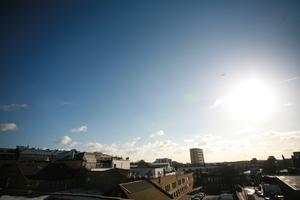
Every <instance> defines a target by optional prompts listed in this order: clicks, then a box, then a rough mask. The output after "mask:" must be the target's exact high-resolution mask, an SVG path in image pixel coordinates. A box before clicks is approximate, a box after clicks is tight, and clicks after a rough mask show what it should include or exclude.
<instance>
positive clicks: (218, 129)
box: [0, 1, 300, 162]
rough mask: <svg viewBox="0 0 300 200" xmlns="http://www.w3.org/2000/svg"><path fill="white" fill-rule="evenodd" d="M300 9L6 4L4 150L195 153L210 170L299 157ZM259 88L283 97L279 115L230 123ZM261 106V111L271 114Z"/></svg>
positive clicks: (0, 140)
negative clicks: (250, 83)
mask: <svg viewBox="0 0 300 200" xmlns="http://www.w3.org/2000/svg"><path fill="white" fill-rule="evenodd" d="M299 9H300V4H299V3H297V1H257V2H255V1H251V2H250V1H249V2H245V1H226V2H225V1H224V2H221V1H164V2H162V1H88V2H83V1H60V2H50V1H27V2H26V3H25V2H15V1H7V2H1V6H0V11H1V18H0V26H1V32H0V38H1V40H0V51H1V54H0V57H1V59H0V60H1V64H0V70H1V71H0V72H1V73H0V90H1V98H0V145H1V146H2V147H14V146H15V145H27V144H28V145H30V146H35V147H47V148H59V149H70V148H77V149H79V150H82V151H83V150H89V151H95V150H97V151H103V152H106V153H110V154H113V155H122V156H129V157H130V158H132V160H138V159H146V160H149V161H153V160H154V158H156V157H165V156H168V157H171V158H173V159H175V160H178V161H182V162H188V161H189V152H188V148H190V147H200V148H203V149H204V154H205V158H206V160H207V161H224V160H240V159H251V158H252V157H258V158H266V156H268V155H269V154H270V152H271V153H272V154H274V155H275V156H280V155H281V154H284V155H286V156H288V157H289V156H290V154H291V153H292V151H295V150H299V148H298V147H299V145H298V144H299V142H300V127H299V124H300V123H299V119H300V118H299V117H300V116H299V115H300V113H299V112H298V110H299V105H298V102H300V101H299V100H300V92H299V86H300V85H299V81H300V80H298V79H299V78H298V77H299V76H300V67H299V63H300V62H299V56H298V55H299V53H300V43H299V41H300V38H299V35H300V15H299V12H298V11H299ZM253 78H255V79H256V80H259V82H263V83H264V84H262V85H267V88H271V89H267V91H272V92H273V93H274V95H273V96H274V98H270V99H271V100H270V101H272V105H273V104H274V106H273V107H272V115H269V116H268V117H266V118H265V119H263V120H256V118H255V120H253V119H251V120H249V119H247V120H240V118H243V116H241V115H247V114H249V113H245V112H246V111H245V112H244V113H241V112H240V113H239V116H235V117H232V116H231V114H232V113H236V108H233V109H232V108H230V106H228V105H227V103H228V102H229V100H228V99H230V98H229V97H228V96H230V94H231V93H232V91H235V89H234V88H235V87H237V86H239V85H243V82H245V81H247V80H249V79H253ZM242 90H244V89H242ZM273 96H272V97H273ZM269 97H270V96H269ZM259 98H260V100H258V103H257V104H259V105H255V106H254V107H255V108H257V107H259V106H260V107H266V105H267V104H268V103H266V102H265V100H261V99H268V97H264V94H263V95H262V97H259ZM273 100H274V102H273ZM240 101H242V100H240V99H239V98H237V101H235V102H238V104H239V103H240ZM228 104H229V103H228ZM245 104H246V103H243V104H241V105H242V106H245ZM250 104H251V102H250ZM246 107H247V105H246ZM234 110H235V111H234ZM242 110H243V109H242ZM254 110H255V109H254ZM273 111H274V112H273ZM254 114H256V116H260V115H261V114H266V113H255V112H254ZM237 118H239V119H237ZM257 141H260V142H261V143H258V142H257ZM282 144H284V145H282ZM278 145H280V148H278ZM274 148H275V149H276V150H274ZM270 149H272V151H274V152H272V151H270Z"/></svg>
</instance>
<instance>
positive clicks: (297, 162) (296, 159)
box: [292, 151, 300, 168]
mask: <svg viewBox="0 0 300 200" xmlns="http://www.w3.org/2000/svg"><path fill="white" fill-rule="evenodd" d="M292 160H293V164H294V167H296V168H300V151H298V152H293V155H292Z"/></svg>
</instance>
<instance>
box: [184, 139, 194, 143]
mask: <svg viewBox="0 0 300 200" xmlns="http://www.w3.org/2000/svg"><path fill="white" fill-rule="evenodd" d="M194 141H195V140H194V139H184V140H183V142H185V143H192V142H194Z"/></svg>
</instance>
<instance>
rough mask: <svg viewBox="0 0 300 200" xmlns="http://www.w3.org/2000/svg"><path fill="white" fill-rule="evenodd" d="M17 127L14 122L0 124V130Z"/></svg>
mask: <svg viewBox="0 0 300 200" xmlns="http://www.w3.org/2000/svg"><path fill="white" fill-rule="evenodd" d="M17 129H18V127H17V125H16V124H15V123H7V124H0V131H16V130H17Z"/></svg>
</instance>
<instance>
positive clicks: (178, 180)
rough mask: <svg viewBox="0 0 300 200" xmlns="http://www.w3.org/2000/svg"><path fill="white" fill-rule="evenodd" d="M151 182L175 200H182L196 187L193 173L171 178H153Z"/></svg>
mask: <svg viewBox="0 0 300 200" xmlns="http://www.w3.org/2000/svg"><path fill="white" fill-rule="evenodd" d="M150 181H151V182H152V183H154V184H156V185H157V186H158V187H160V188H161V189H163V190H164V191H166V192H167V193H168V194H169V195H170V196H172V198H173V199H181V198H182V197H183V196H184V195H186V194H187V193H189V192H191V191H192V190H193V185H194V180H193V175H192V173H177V174H175V175H171V176H163V177H159V178H152V179H151V180H150Z"/></svg>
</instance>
